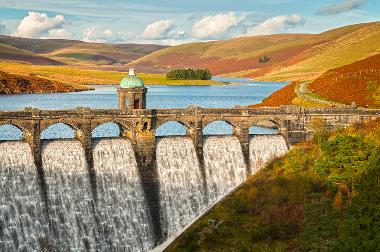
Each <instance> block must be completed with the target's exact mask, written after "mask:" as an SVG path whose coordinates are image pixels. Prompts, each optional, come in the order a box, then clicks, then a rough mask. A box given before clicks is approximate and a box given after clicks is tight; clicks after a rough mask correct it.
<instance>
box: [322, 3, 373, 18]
mask: <svg viewBox="0 0 380 252" xmlns="http://www.w3.org/2000/svg"><path fill="white" fill-rule="evenodd" d="M366 1H367V0H345V1H344V2H342V3H338V4H332V5H330V6H327V7H326V8H323V9H321V10H319V11H317V14H319V15H334V14H339V13H343V12H348V11H350V10H353V9H356V8H359V7H360V6H361V5H362V4H364V3H365V2H366Z"/></svg>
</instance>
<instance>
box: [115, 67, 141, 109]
mask: <svg viewBox="0 0 380 252" xmlns="http://www.w3.org/2000/svg"><path fill="white" fill-rule="evenodd" d="M146 92H147V88H146V87H145V86H144V82H143V81H142V80H141V79H140V78H139V77H137V76H136V74H135V69H133V68H131V69H129V74H128V76H126V77H124V78H123V79H122V80H121V82H120V86H119V87H118V89H117V95H118V109H119V110H126V109H145V108H146Z"/></svg>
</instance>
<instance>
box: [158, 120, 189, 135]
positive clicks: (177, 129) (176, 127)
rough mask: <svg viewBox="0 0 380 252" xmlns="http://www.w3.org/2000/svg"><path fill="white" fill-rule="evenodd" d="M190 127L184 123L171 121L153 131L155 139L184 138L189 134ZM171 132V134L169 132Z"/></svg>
mask: <svg viewBox="0 0 380 252" xmlns="http://www.w3.org/2000/svg"><path fill="white" fill-rule="evenodd" d="M190 130H191V129H190V127H189V126H187V125H186V124H185V123H184V122H181V121H177V120H172V121H166V122H164V123H162V124H161V125H159V126H158V127H156V129H155V130H154V132H155V136H156V137H161V136H186V135H188V133H189V132H190ZM169 131H171V132H169Z"/></svg>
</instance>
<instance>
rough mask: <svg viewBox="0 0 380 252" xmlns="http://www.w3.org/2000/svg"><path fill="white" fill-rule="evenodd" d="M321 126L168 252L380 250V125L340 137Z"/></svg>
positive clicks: (348, 131)
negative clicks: (212, 224)
mask: <svg viewBox="0 0 380 252" xmlns="http://www.w3.org/2000/svg"><path fill="white" fill-rule="evenodd" d="M316 125H318V124H316ZM316 127H319V128H316V129H317V132H318V133H317V134H316V136H315V137H314V139H313V140H312V141H308V142H305V143H302V144H300V145H298V146H296V147H295V148H294V149H292V150H291V151H290V152H289V153H288V154H287V155H286V156H285V157H283V158H280V159H277V160H275V161H273V162H272V163H270V164H269V165H267V167H266V168H264V169H263V170H261V171H260V172H258V174H257V175H255V176H252V177H250V178H249V179H248V181H247V182H246V183H245V184H243V185H242V186H241V187H240V188H238V189H237V191H235V192H234V193H233V194H232V195H231V196H230V197H228V198H227V199H225V200H224V201H223V202H221V203H220V204H219V205H218V206H217V207H215V208H213V209H212V210H211V211H210V212H209V213H207V214H206V215H205V216H203V217H202V218H201V219H199V220H198V221H197V222H195V224H194V225H192V226H191V227H190V228H189V229H188V230H187V231H186V232H184V233H183V234H182V235H181V236H180V237H179V239H177V240H176V241H175V243H174V244H172V246H171V247H169V248H168V249H167V251H378V250H379V249H380V211H379V209H380V125H379V120H378V121H376V122H374V123H371V124H369V125H366V126H362V125H357V126H354V127H352V128H349V129H345V130H340V131H337V132H335V133H334V134H332V135H329V134H327V133H325V132H324V131H323V130H321V128H320V126H316ZM209 219H213V220H219V221H223V222H222V223H221V224H220V225H219V226H218V227H217V228H215V227H212V226H210V225H209V224H208V220H209Z"/></svg>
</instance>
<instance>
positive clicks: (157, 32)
mask: <svg viewBox="0 0 380 252" xmlns="http://www.w3.org/2000/svg"><path fill="white" fill-rule="evenodd" d="M184 36H185V32H183V31H176V27H175V24H174V21H173V20H170V19H166V20H159V21H156V22H153V23H151V24H149V25H147V26H146V27H145V30H144V32H143V34H142V38H143V39H148V40H162V39H180V38H183V37H184Z"/></svg>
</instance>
